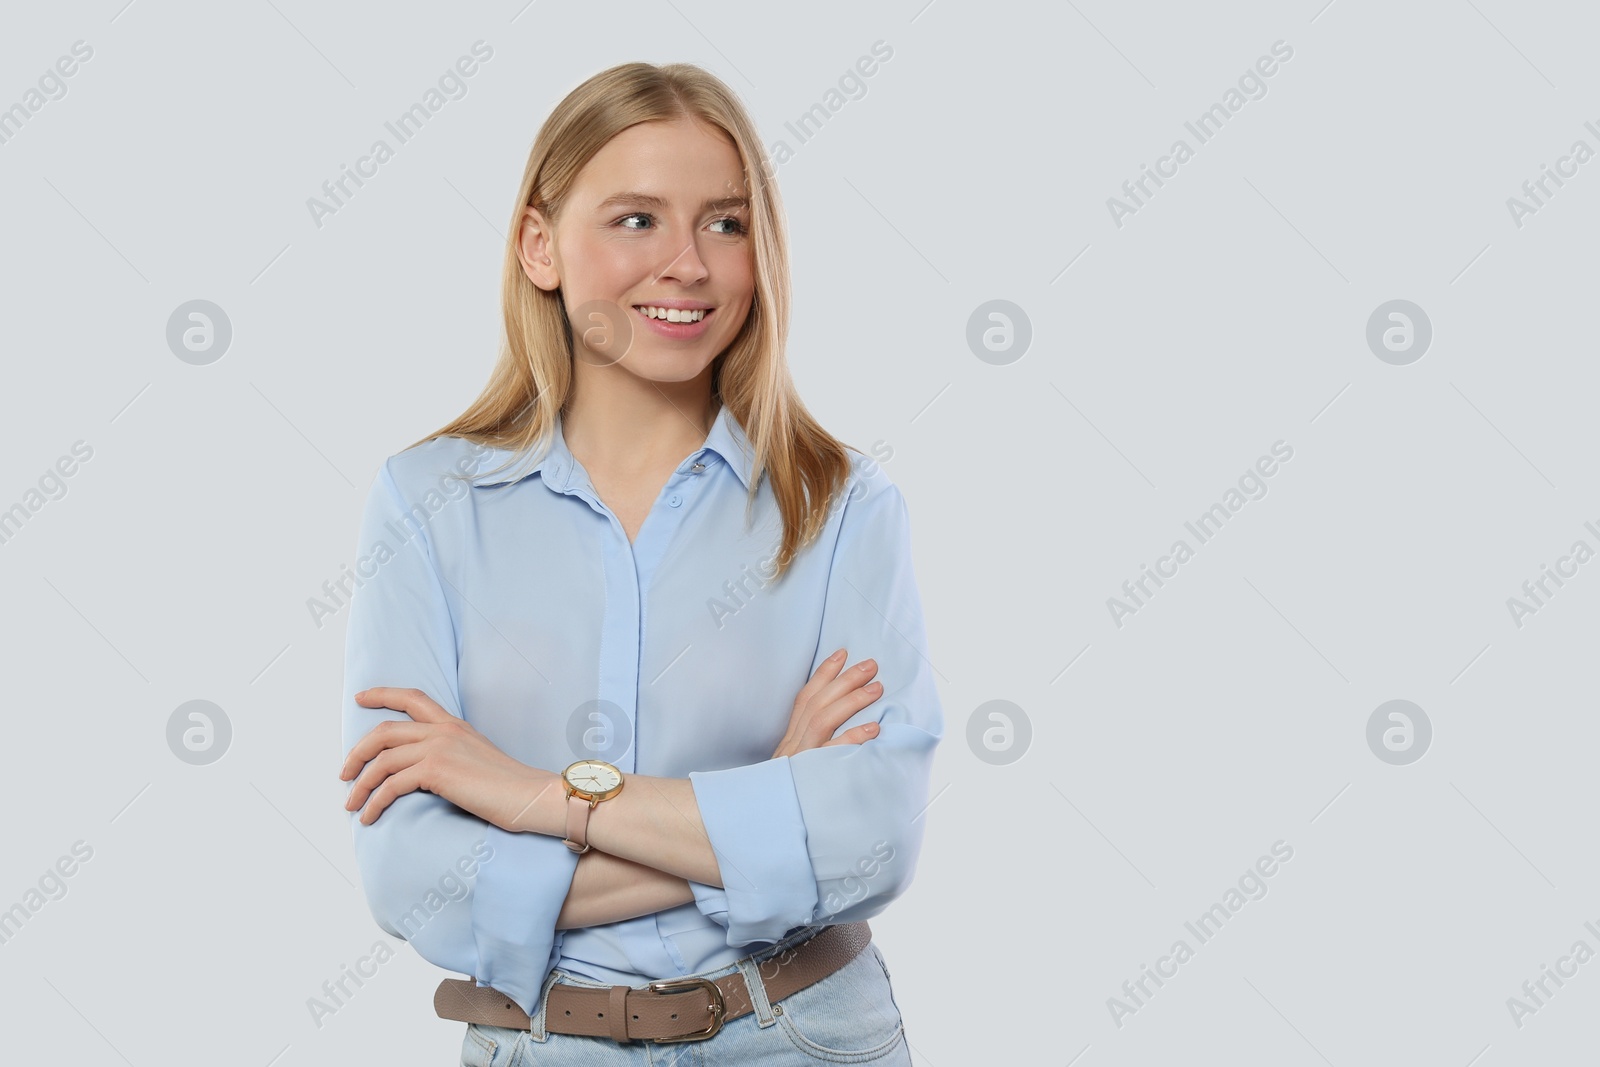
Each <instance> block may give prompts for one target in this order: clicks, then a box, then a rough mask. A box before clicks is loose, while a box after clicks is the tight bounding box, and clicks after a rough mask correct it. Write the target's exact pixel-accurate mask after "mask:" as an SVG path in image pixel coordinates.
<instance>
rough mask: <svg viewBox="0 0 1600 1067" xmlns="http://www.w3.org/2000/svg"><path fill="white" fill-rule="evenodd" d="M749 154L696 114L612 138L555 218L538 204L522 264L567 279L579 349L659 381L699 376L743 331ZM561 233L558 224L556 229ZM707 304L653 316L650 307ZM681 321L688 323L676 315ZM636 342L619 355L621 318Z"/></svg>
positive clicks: (749, 258) (546, 283) (545, 278)
mask: <svg viewBox="0 0 1600 1067" xmlns="http://www.w3.org/2000/svg"><path fill="white" fill-rule="evenodd" d="M742 175H743V171H742V169H741V167H740V166H739V153H738V152H737V151H736V150H735V149H734V147H733V144H732V142H731V141H729V139H728V138H727V136H726V135H724V134H723V133H722V132H721V131H720V130H716V129H713V128H709V127H706V126H704V125H702V124H700V123H698V122H695V121H693V120H690V119H680V120H677V121H674V122H646V123H641V124H639V125H637V126H632V127H630V128H628V129H626V130H624V131H622V132H621V133H619V134H617V135H616V136H615V137H613V138H612V139H611V140H610V141H609V142H607V143H606V145H605V147H604V148H602V149H601V150H600V151H599V152H598V153H597V154H596V155H595V156H594V158H593V159H591V160H589V162H588V163H587V164H586V165H585V166H584V168H583V169H582V170H581V171H579V173H578V178H577V181H576V183H575V184H574V185H573V188H572V191H571V193H570V195H569V196H568V199H567V203H566V205H565V207H564V208H563V209H562V215H561V218H560V219H559V220H558V221H557V222H556V223H555V225H554V226H553V227H548V225H547V220H546V219H544V218H543V217H542V216H541V215H540V213H539V212H538V211H537V210H535V209H533V208H529V209H528V212H527V221H526V222H525V223H524V226H523V233H522V251H523V267H524V269H525V270H526V271H527V272H528V276H529V278H531V279H532V280H533V282H534V284H535V285H538V286H540V288H543V289H547V290H548V289H556V288H559V289H560V291H561V294H562V297H563V299H564V300H565V303H566V308H567V314H568V317H569V318H570V319H571V321H572V327H573V343H574V348H575V351H576V352H577V355H578V358H580V359H582V360H584V361H585V362H588V363H591V364H597V365H610V364H615V365H616V367H617V369H619V370H621V371H623V372H624V373H631V374H634V375H636V376H638V377H641V378H645V379H649V380H651V381H658V382H682V381H689V380H692V379H694V378H696V377H698V376H699V375H700V374H702V373H703V372H705V370H706V368H707V367H709V366H710V364H711V361H712V360H713V359H715V358H716V357H717V355H718V354H719V353H721V352H722V350H723V349H725V348H727V347H728V345H729V344H730V343H731V342H732V341H733V339H734V337H735V336H737V335H738V333H739V330H740V328H741V327H742V326H743V325H744V320H745V317H746V316H747V315H748V314H749V311H750V302H751V298H752V295H753V294H754V292H755V270H754V256H753V252H752V247H751V241H750V237H749V229H750V209H749V206H748V204H747V202H746V196H747V193H746V190H745V188H744V182H743V177H742ZM552 230H553V233H552V232H551V231H552ZM663 305H665V306H666V307H672V308H678V307H682V306H683V305H688V306H689V307H690V308H704V309H706V314H705V316H704V318H703V319H702V320H701V321H699V322H694V321H690V319H691V318H692V317H693V316H691V315H690V314H689V313H688V312H687V311H684V312H679V313H675V314H673V315H672V316H670V318H669V316H668V315H667V314H666V313H665V312H664V311H656V312H654V313H652V314H647V313H646V312H645V311H644V310H643V309H644V308H647V307H653V308H661V307H662V306H663ZM671 318H681V319H683V320H684V321H682V322H673V321H670V319H671ZM619 321H626V322H627V323H628V325H629V326H631V342H629V344H628V347H627V349H626V352H625V353H624V354H622V355H621V356H620V357H619V355H618V351H617V346H616V344H615V341H616V339H618V338H619V337H626V336H627V334H626V333H625V332H619V327H618V322H619Z"/></svg>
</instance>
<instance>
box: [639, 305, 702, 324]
mask: <svg viewBox="0 0 1600 1067" xmlns="http://www.w3.org/2000/svg"><path fill="white" fill-rule="evenodd" d="M633 310H635V311H637V312H638V313H639V314H641V315H643V316H644V317H645V318H647V319H655V320H656V321H658V322H683V323H694V322H701V321H703V320H705V319H708V318H710V317H711V315H712V313H713V312H715V311H716V310H717V309H716V308H696V309H693V310H690V309H688V308H684V309H681V310H680V309H678V308H663V307H655V306H653V305H650V304H635V305H634V306H633Z"/></svg>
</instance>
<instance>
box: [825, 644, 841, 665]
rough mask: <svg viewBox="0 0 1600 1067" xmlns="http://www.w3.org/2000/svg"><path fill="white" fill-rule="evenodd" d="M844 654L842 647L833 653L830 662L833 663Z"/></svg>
mask: <svg viewBox="0 0 1600 1067" xmlns="http://www.w3.org/2000/svg"><path fill="white" fill-rule="evenodd" d="M842 655H844V649H842V648H841V649H840V650H839V651H837V652H835V653H834V654H833V655H831V656H829V657H828V662H829V663H832V662H833V661H834V660H836V659H838V658H839V657H840V656H842Z"/></svg>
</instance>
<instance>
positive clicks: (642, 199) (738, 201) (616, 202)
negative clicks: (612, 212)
mask: <svg viewBox="0 0 1600 1067" xmlns="http://www.w3.org/2000/svg"><path fill="white" fill-rule="evenodd" d="M628 205H632V206H635V207H649V208H655V209H656V210H658V211H660V210H664V209H665V208H666V207H668V204H667V201H666V200H665V199H663V198H661V197H659V196H653V195H651V194H650V193H616V194H614V195H612V196H608V197H606V198H605V199H604V200H602V201H600V203H599V204H597V205H596V206H595V210H596V211H605V210H607V209H609V208H613V207H624V206H628ZM749 206H750V198H749V197H745V196H724V197H720V198H718V199H716V200H707V201H706V202H705V203H704V204H702V205H701V207H702V208H704V209H705V210H706V211H727V210H729V209H730V208H747V207H749Z"/></svg>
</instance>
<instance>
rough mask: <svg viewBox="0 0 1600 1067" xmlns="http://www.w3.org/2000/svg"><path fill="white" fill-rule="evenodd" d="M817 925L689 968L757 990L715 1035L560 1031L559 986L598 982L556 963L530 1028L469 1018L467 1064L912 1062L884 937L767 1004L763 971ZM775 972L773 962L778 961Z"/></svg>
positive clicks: (680, 1066) (597, 1066) (906, 1066)
mask: <svg viewBox="0 0 1600 1067" xmlns="http://www.w3.org/2000/svg"><path fill="white" fill-rule="evenodd" d="M815 932H816V930H815V929H811V930H808V931H802V932H800V933H798V934H795V935H793V936H792V937H790V938H787V939H785V940H784V941H780V942H779V943H777V944H776V945H773V946H771V947H770V948H766V949H763V950H761V951H760V952H757V953H754V954H752V955H750V956H746V957H745V958H744V959H741V960H739V961H738V962H736V963H733V964H730V965H729V966H726V967H722V968H719V969H718V970H715V971H703V972H701V973H700V974H695V975H685V977H688V978H711V979H716V978H721V977H722V976H724V975H727V974H731V973H732V972H734V971H739V972H741V973H742V974H743V975H744V980H745V984H746V986H748V988H749V990H750V1002H751V1003H752V1004H754V1005H755V1009H756V1010H755V1011H753V1012H751V1013H749V1014H748V1015H742V1016H740V1017H739V1018H737V1019H734V1020H733V1021H732V1022H730V1023H727V1024H725V1025H724V1026H723V1027H722V1029H721V1030H720V1031H719V1032H718V1033H717V1034H716V1036H714V1037H710V1038H707V1039H706V1040H704V1041H690V1042H684V1043H682V1044H659V1043H657V1042H654V1041H631V1042H629V1043H627V1044H625V1045H622V1044H618V1043H617V1042H615V1041H613V1040H611V1039H610V1038H605V1037H579V1036H577V1035H575V1034H556V1033H550V1032H548V1031H546V1030H545V1029H544V1012H545V1002H546V998H547V997H548V996H549V994H550V989H551V987H552V986H554V985H557V984H561V985H579V986H591V987H595V988H599V989H606V988H609V987H608V986H606V985H605V984H604V983H600V982H592V981H590V980H588V979H586V978H580V977H578V976H577V975H575V974H571V973H569V972H567V971H563V970H561V969H560V968H556V969H554V970H552V971H551V972H550V975H549V976H548V977H547V978H546V979H545V984H544V988H543V989H542V990H541V991H540V996H539V1003H538V1004H537V1005H535V1014H534V1016H533V1018H532V1019H531V1020H530V1021H531V1024H532V1026H531V1029H529V1030H512V1029H508V1028H506V1027H503V1026H480V1025H478V1024H477V1023H469V1024H467V1033H466V1036H465V1037H464V1038H463V1039H462V1042H461V1065H462V1067H538V1065H543V1064H579V1065H583V1067H620V1065H623V1064H629V1065H634V1064H652V1065H667V1064H671V1065H673V1067H705V1065H712V1064H747V1063H759V1064H772V1065H774V1067H784V1065H787V1064H815V1063H817V1062H819V1061H820V1062H823V1063H866V1062H868V1061H874V1062H877V1063H879V1064H882V1065H884V1067H889V1065H895V1067H910V1065H911V1052H910V1049H909V1048H908V1047H907V1046H906V1038H905V1027H904V1024H903V1023H902V1022H901V1019H900V1009H899V1007H898V1006H897V1005H896V1004H895V1001H894V993H893V991H892V989H891V988H890V985H889V968H888V965H887V964H885V963H884V960H883V954H882V953H881V952H879V951H878V946H877V944H876V943H875V942H869V943H868V944H867V947H866V948H864V949H862V950H861V952H860V954H859V955H857V956H856V958H855V959H853V960H851V961H850V962H849V963H847V964H845V965H844V966H843V967H841V968H839V969H838V970H837V971H835V972H833V973H832V974H830V975H828V977H826V978H824V979H822V980H821V981H820V982H813V983H812V984H811V985H808V986H806V987H805V988H804V989H802V990H800V991H798V992H796V993H791V994H789V995H788V996H787V997H784V998H783V1000H781V1001H780V1002H779V1003H778V1004H776V1005H773V1004H769V1003H768V1002H767V996H766V989H765V987H764V986H763V985H762V983H761V978H760V975H759V973H758V968H759V967H760V964H761V962H762V961H763V960H765V959H767V958H769V957H771V956H774V955H777V954H778V953H780V952H782V951H784V950H785V949H787V948H789V947H790V946H791V945H793V944H795V943H796V942H797V941H800V940H803V939H804V938H805V936H806V935H807V934H808V933H815ZM769 970H770V968H769Z"/></svg>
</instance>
